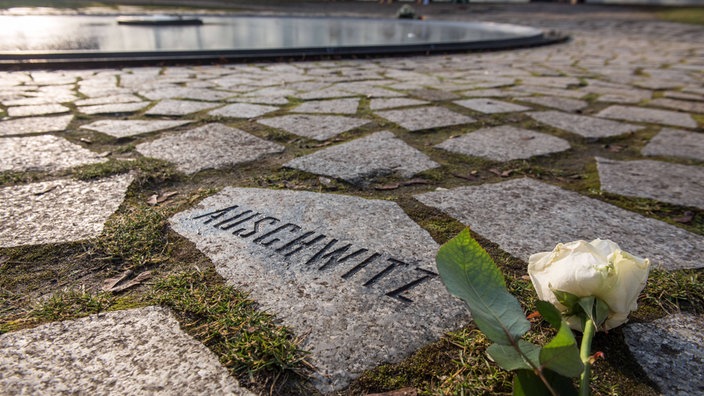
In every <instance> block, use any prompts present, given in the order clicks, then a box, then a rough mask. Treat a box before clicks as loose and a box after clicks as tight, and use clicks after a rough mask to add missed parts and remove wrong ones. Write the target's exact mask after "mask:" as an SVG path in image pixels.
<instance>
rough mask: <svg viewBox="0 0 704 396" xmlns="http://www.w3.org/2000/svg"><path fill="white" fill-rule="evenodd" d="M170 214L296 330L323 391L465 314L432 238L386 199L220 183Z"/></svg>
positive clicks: (223, 269) (395, 356)
mask: <svg viewBox="0 0 704 396" xmlns="http://www.w3.org/2000/svg"><path fill="white" fill-rule="evenodd" d="M170 222H171V226H172V228H173V229H174V230H175V231H176V232H178V233H179V234H181V235H183V236H185V237H186V238H188V239H189V240H191V241H193V242H194V243H195V245H196V247H197V248H198V249H199V250H201V251H202V252H203V253H205V254H206V255H207V256H208V257H210V258H211V260H212V261H213V263H214V264H215V266H216V269H217V271H218V272H219V273H220V274H221V275H222V276H223V277H224V278H225V279H227V281H228V282H229V283H231V284H233V285H235V286H236V287H237V288H240V289H244V290H247V291H249V292H251V296H252V297H253V298H254V299H255V300H256V301H257V302H258V303H259V304H261V306H262V309H264V310H265V311H267V312H272V313H274V314H276V316H277V317H278V318H279V319H280V320H281V321H282V322H283V323H284V324H286V325H287V326H290V327H291V328H292V329H293V330H294V331H295V332H296V334H299V335H305V336H306V337H305V338H304V341H303V344H302V348H303V349H305V350H307V351H310V355H309V356H310V360H311V362H312V363H313V364H314V365H315V366H316V367H317V369H318V371H317V373H316V374H315V376H314V378H315V381H316V384H317V386H318V388H319V389H321V390H322V391H324V392H331V391H333V390H336V389H341V388H344V387H345V386H346V385H347V384H348V383H349V381H350V380H351V379H353V378H355V377H357V376H359V375H360V374H361V373H362V372H363V371H364V370H366V369H369V368H372V367H376V366H377V365H378V364H380V363H382V362H395V361H399V360H401V359H402V358H404V357H405V356H408V355H409V354H410V353H411V352H413V351H415V350H416V349H417V348H419V347H420V346H422V345H426V344H427V343H428V342H431V341H433V340H437V339H438V338H439V337H440V336H441V335H442V334H443V333H444V332H445V331H447V330H450V329H456V328H457V327H458V326H459V325H461V324H464V323H466V321H467V320H468V315H467V313H466V309H465V308H464V307H463V306H462V304H461V303H460V302H459V301H458V300H455V299H453V298H451V297H450V296H449V294H448V292H447V291H446V289H445V287H444V286H443V285H442V283H441V282H440V280H439V277H438V276H437V273H436V272H435V271H436V270H435V265H434V256H435V252H436V251H437V248H438V245H437V244H436V243H435V241H434V240H433V239H432V238H431V237H430V235H429V234H428V233H427V232H426V231H425V230H423V229H422V228H420V227H419V226H418V225H417V224H416V223H415V222H413V221H412V220H411V219H410V218H409V217H408V216H407V215H406V214H405V213H404V211H403V210H402V209H401V208H400V207H399V206H398V205H397V204H396V203H394V202H390V201H380V200H367V199H363V198H358V197H351V196H345V195H339V194H320V193H314V192H308V191H293V190H265V189H255V188H232V187H229V188H226V189H224V190H223V191H222V192H221V193H219V194H217V195H215V196H212V197H209V198H206V199H205V200H203V202H202V203H200V204H199V205H198V206H196V207H195V208H193V209H191V210H188V211H186V212H181V213H179V214H177V215H175V216H174V217H173V218H171V220H170Z"/></svg>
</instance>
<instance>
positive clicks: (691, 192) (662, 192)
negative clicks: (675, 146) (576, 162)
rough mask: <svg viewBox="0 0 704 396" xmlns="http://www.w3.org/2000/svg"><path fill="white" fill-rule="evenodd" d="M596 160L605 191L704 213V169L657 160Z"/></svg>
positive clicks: (602, 188) (602, 187)
mask: <svg viewBox="0 0 704 396" xmlns="http://www.w3.org/2000/svg"><path fill="white" fill-rule="evenodd" d="M596 160H597V161H596V163H597V169H598V171H599V179H600V181H601V190H602V191H607V192H610V193H614V194H620V195H625V196H630V197H640V198H650V199H655V200H657V201H662V202H668V203H672V204H675V205H683V206H695V207H698V208H700V209H704V167H701V166H693V165H681V164H673V163H670V162H663V161H653V160H640V161H615V160H610V159H605V158H598V157H597V159H596Z"/></svg>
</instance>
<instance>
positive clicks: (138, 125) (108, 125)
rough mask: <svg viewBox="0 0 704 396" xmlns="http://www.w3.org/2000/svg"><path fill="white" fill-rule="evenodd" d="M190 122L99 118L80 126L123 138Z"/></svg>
mask: <svg viewBox="0 0 704 396" xmlns="http://www.w3.org/2000/svg"><path fill="white" fill-rule="evenodd" d="M190 122H191V121H187V120H185V121H184V120H180V121H170V120H158V121H146V120H100V121H95V122H92V123H90V124H88V125H83V126H81V128H82V129H90V130H92V131H98V132H101V133H105V134H107V135H110V136H114V137H116V138H124V137H129V136H134V135H141V134H144V133H149V132H156V131H162V130H164V129H171V128H177V127H179V126H181V125H186V124H188V123H190Z"/></svg>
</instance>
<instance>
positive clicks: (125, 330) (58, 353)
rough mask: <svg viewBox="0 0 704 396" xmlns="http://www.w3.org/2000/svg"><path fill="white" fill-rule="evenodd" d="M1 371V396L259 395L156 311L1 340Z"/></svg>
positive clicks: (49, 327)
mask: <svg viewBox="0 0 704 396" xmlns="http://www.w3.org/2000/svg"><path fill="white" fill-rule="evenodd" d="M0 368H1V369H2V373H3V375H2V377H0V393H2V394H15V393H16V392H18V391H20V390H21V392H20V393H27V394H44V395H50V394H54V395H56V394H83V393H86V392H88V393H91V394H102V395H108V394H110V395H137V394H160V395H162V394H163V395H167V394H189V395H215V394H219V395H225V394H227V395H253V394H252V393H250V392H249V391H247V390H245V389H242V388H240V387H239V384H238V383H237V381H236V380H235V379H234V378H232V377H230V375H229V374H228V372H227V369H226V368H225V367H223V366H222V365H221V364H220V362H219V361H218V358H217V356H215V354H213V353H212V352H211V351H209V350H208V349H207V348H206V347H205V346H204V345H203V344H201V343H200V342H198V341H196V340H194V339H193V338H192V337H191V336H189V335H187V334H186V333H184V332H183V330H181V329H180V326H179V323H178V322H177V321H176V319H175V318H174V317H173V315H171V314H170V312H169V311H167V310H166V309H164V308H157V307H146V308H139V309H131V310H127V311H115V312H108V313H101V314H99V315H91V316H88V317H85V318H81V319H76V320H69V321H64V322H56V323H48V324H45V325H41V326H39V327H35V328H33V329H28V330H20V331H16V332H12V333H7V334H3V335H1V336H0Z"/></svg>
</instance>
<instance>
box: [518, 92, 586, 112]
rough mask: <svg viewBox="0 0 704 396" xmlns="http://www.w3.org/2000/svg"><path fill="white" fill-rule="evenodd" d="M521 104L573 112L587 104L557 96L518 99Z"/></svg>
mask: <svg viewBox="0 0 704 396" xmlns="http://www.w3.org/2000/svg"><path fill="white" fill-rule="evenodd" d="M519 100H520V101H522V102H528V103H534V104H538V105H541V106H545V107H552V108H554V109H558V110H562V111H568V112H575V111H577V110H581V109H583V108H585V107H587V106H588V105H589V104H588V103H587V102H585V101H583V100H579V99H572V98H561V97H559V96H529V97H524V98H520V99H519Z"/></svg>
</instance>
